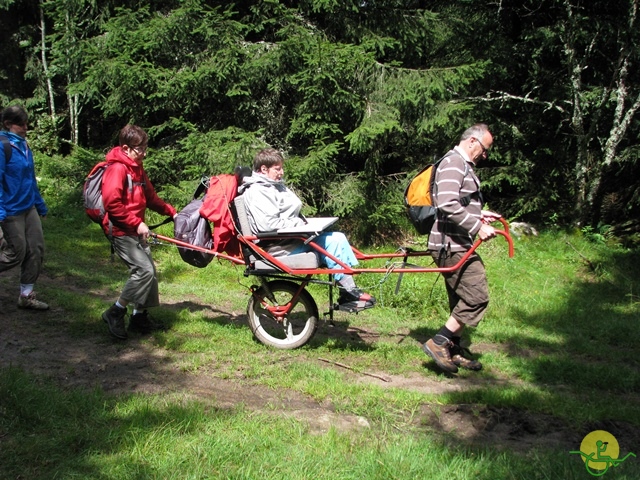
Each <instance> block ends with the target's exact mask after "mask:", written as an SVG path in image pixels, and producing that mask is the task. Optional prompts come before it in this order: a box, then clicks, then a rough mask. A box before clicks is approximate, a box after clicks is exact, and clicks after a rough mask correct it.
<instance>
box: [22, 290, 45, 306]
mask: <svg viewBox="0 0 640 480" xmlns="http://www.w3.org/2000/svg"><path fill="white" fill-rule="evenodd" d="M18 308H28V309H30V310H49V305H48V304H46V303H44V302H41V301H40V300H36V292H31V293H30V294H29V295H27V296H24V295H20V297H19V298H18Z"/></svg>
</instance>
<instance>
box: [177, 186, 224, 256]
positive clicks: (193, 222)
mask: <svg viewBox="0 0 640 480" xmlns="http://www.w3.org/2000/svg"><path fill="white" fill-rule="evenodd" d="M206 180H207V179H206V178H205V179H203V181H201V182H200V185H198V188H197V189H196V191H195V193H194V194H193V200H191V201H190V202H189V203H188V204H187V206H186V207H184V208H183V209H182V210H180V211H179V212H178V214H177V215H176V217H175V219H174V220H173V236H174V238H175V239H176V240H180V241H181V242H185V243H188V244H190V245H194V246H196V247H202V248H206V249H207V250H211V247H212V246H213V236H212V235H211V225H209V221H208V220H207V219H206V218H205V217H203V216H202V215H200V209H201V208H202V204H203V201H202V200H201V199H200V198H199V197H200V195H202V193H203V192H204V190H205V188H206V183H205V181H206ZM178 253H179V254H180V257H181V258H182V260H184V261H185V262H186V263H188V264H189V265H193V266H194V267H198V268H204V267H206V266H207V265H209V263H211V260H213V257H214V255H213V254H211V253H206V252H201V251H199V250H192V249H190V248H186V247H178Z"/></svg>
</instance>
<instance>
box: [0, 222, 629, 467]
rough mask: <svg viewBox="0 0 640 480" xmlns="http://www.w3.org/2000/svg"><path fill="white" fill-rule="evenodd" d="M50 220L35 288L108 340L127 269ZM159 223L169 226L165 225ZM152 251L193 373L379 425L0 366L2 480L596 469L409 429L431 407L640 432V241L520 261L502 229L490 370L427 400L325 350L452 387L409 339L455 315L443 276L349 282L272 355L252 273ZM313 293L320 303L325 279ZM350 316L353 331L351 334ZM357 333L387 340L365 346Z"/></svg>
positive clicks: (496, 251)
mask: <svg viewBox="0 0 640 480" xmlns="http://www.w3.org/2000/svg"><path fill="white" fill-rule="evenodd" d="M45 229H46V240H47V250H48V252H47V255H48V256H47V260H46V264H45V273H46V275H48V276H50V277H54V278H56V279H59V280H61V282H60V283H59V284H58V285H56V286H50V287H49V286H45V285H43V286H42V291H43V296H44V297H45V298H47V300H49V301H51V302H52V303H53V304H55V306H56V307H57V308H62V309H64V311H65V313H66V320H67V322H66V323H65V325H64V326H63V327H62V328H67V329H68V331H69V334H70V335H72V336H76V337H78V338H81V337H92V336H96V335H105V336H106V330H105V328H104V324H102V322H100V321H99V316H100V313H101V312H102V310H104V308H106V306H107V305H108V304H109V302H111V301H113V300H114V299H115V298H116V297H117V295H118V293H119V290H120V288H121V287H122V285H123V283H124V281H125V279H126V276H127V272H126V269H125V268H124V267H123V266H122V265H121V264H120V263H119V261H116V262H114V263H112V262H111V261H110V258H109V249H108V245H107V243H106V241H105V240H104V238H103V236H102V234H101V233H100V231H99V229H98V228H97V227H96V226H95V225H93V224H90V223H89V222H88V221H86V220H85V219H84V218H82V217H81V216H79V215H78V216H74V215H69V214H67V215H66V216H65V218H64V219H63V218H59V217H56V216H55V214H54V215H51V216H50V218H49V219H47V223H46V225H45ZM162 233H165V234H168V235H170V234H171V229H170V227H163V230H162ZM154 248H155V250H154V257H155V259H156V263H157V266H158V271H159V274H160V289H161V298H162V300H164V301H165V302H167V303H171V306H168V305H163V306H162V307H160V308H158V309H156V310H155V311H154V314H155V315H156V316H157V317H158V318H160V319H162V320H163V321H165V322H166V323H168V324H169V325H171V329H170V330H169V331H168V332H166V333H159V334H156V335H154V336H153V337H150V338H149V339H148V340H146V342H147V343H148V344H149V345H150V346H151V347H152V348H156V349H164V350H165V351H167V352H170V353H171V352H173V353H174V354H175V355H176V356H179V363H180V366H181V368H183V369H184V370H185V371H191V372H198V371H200V370H201V369H206V370H207V372H208V374H211V375H214V376H216V377H219V378H223V379H230V380H229V381H234V380H233V379H238V378H241V379H242V381H243V382H247V383H250V384H255V385H263V386H267V387H269V388H271V389H274V390H277V391H279V392H283V395H285V396H286V392H287V391H292V392H298V393H302V394H305V395H308V396H310V397H312V398H314V399H316V400H317V401H318V402H324V403H326V402H330V403H331V404H332V405H333V406H334V408H335V409H336V411H337V412H339V413H344V414H352V415H360V416H363V417H365V418H367V420H368V421H369V422H370V423H371V425H372V427H371V429H369V430H366V431H365V432H357V431H356V432H351V433H341V432H338V431H335V430H332V431H330V432H329V433H327V434H323V435H316V434H312V432H311V431H310V430H309V428H308V427H307V425H306V424H305V422H303V421H297V420H294V419H291V418H285V417H280V416H274V415H271V414H270V412H254V411H249V410H247V409H245V408H243V406H241V405H239V406H238V407H237V408H232V409H218V408H216V407H215V402H214V406H211V405H210V404H205V403H199V402H197V401H189V402H187V401H185V400H184V399H182V398H180V399H177V398H172V397H171V396H167V395H149V396H108V395H106V394H104V393H102V392H100V391H94V392H86V391H78V390H72V391H68V392H67V391H61V390H60V389H59V388H58V387H55V386H53V385H51V384H49V383H48V382H47V380H46V379H43V378H39V377H34V376H32V375H30V374H27V373H25V372H22V371H20V370H17V369H15V368H10V367H8V366H6V365H5V366H0V367H2V368H1V369H0V447H1V448H0V478H19V477H20V478H110V479H111V478H114V479H120V478H122V479H129V478H163V479H164V478H181V479H182V478H274V479H275V478H278V479H280V478H283V479H289V478H305V479H306V478H327V479H329V478H331V479H335V478H340V479H350V478H354V479H355V478H358V479H362V478H381V479H382V478H385V479H386V478H402V479H404V478H429V479H440V478H442V479H451V478H455V479H496V478H501V479H502V478H505V479H537V478H540V479H543V478H544V479H546V478H549V479H551V478H553V479H555V478H563V479H564V478H589V475H588V474H587V472H585V470H584V466H583V464H582V462H581V461H579V460H577V459H576V458H575V457H573V456H570V455H569V454H568V452H566V451H554V450H553V449H544V448H533V449H530V450H529V451H526V452H520V451H517V450H511V449H509V448H508V445H506V446H503V447H506V448H496V447H493V446H491V445H483V446H477V445H476V446H471V445H466V444H463V443H462V442H457V441H455V440H452V438H451V436H449V435H442V434H439V433H438V432H437V431H432V430H429V429H424V428H417V427H416V424H415V422H414V421H413V420H414V419H413V417H412V414H413V413H414V412H417V411H419V410H420V408H421V406H424V405H426V404H429V405H447V404H478V405H483V406H489V407H495V408H508V409H514V410H517V411H523V412H529V413H531V414H544V415H553V416H555V417H557V419H558V421H560V422H563V423H564V424H567V425H572V426H574V427H575V431H576V432H583V434H582V435H583V436H584V435H586V434H587V433H589V431H590V430H589V426H590V425H593V424H594V422H595V423H597V424H606V423H607V422H608V424H611V425H616V424H620V423H621V422H623V423H624V424H625V425H630V426H632V427H635V428H638V427H640V409H639V408H638V404H639V400H640V395H639V392H640V368H638V367H639V366H640V362H639V361H638V360H637V345H638V344H639V340H640V338H639V337H640V333H638V321H639V320H640V297H639V296H638V293H637V292H638V291H639V287H640V281H639V280H638V279H637V278H638V276H637V273H636V272H637V271H638V268H639V267H640V254H639V253H638V252H637V251H626V250H623V249H621V248H619V247H616V246H607V245H597V244H593V243H589V242H588V241H587V240H586V239H585V238H583V237H581V236H580V235H576V234H573V235H570V234H566V233H563V232H547V233H544V234H542V235H541V236H540V237H537V238H526V239H523V240H519V241H516V256H515V257H514V258H513V259H509V258H508V257H507V255H506V243H505V242H504V241H503V240H502V239H501V238H498V239H496V240H495V241H493V242H491V243H489V244H486V245H483V246H482V247H481V250H480V253H481V255H482V256H483V258H484V260H485V264H486V266H487V271H488V276H489V282H490V288H491V295H492V297H491V298H492V301H491V306H490V308H489V311H488V313H487V316H486V317H485V319H484V320H483V322H482V324H481V325H480V327H479V328H478V329H477V330H475V331H473V332H472V334H471V338H472V340H473V343H474V344H475V345H477V346H478V348H479V349H480V350H481V351H482V352H483V354H482V356H481V360H482V362H483V364H484V367H485V368H484V369H483V370H482V371H481V372H466V371H464V372H461V373H460V375H459V378H458V380H456V381H458V382H460V383H461V384H464V385H466V388H464V389H462V390H459V391H449V392H448V393H442V394H427V393H420V392H418V391H415V390H408V389H402V388H381V387H378V386H376V385H375V384H374V383H367V382H355V381H354V379H353V378H354V373H353V372H351V371H346V370H344V369H340V368H337V367H334V366H331V365H328V364H326V363H324V362H321V361H319V358H323V359H327V360H329V361H332V362H340V363H344V364H347V365H349V366H350V367H351V368H352V369H353V371H355V372H356V373H358V372H360V373H362V372H378V373H384V374H387V375H395V376H398V377H407V378H410V377H418V378H423V379H424V380H425V381H431V382H440V381H442V382H446V381H448V380H446V379H444V378H443V376H442V375H441V374H440V373H439V372H438V371H437V370H436V369H434V368H433V367H432V366H431V365H432V364H431V362H430V361H428V359H427V358H426V357H425V356H424V354H423V353H422V351H421V350H420V348H419V343H420V342H423V341H425V340H426V339H427V338H429V336H430V335H432V334H433V333H434V332H435V331H437V329H438V328H439V327H440V326H441V324H442V322H443V321H444V320H445V319H446V317H447V315H448V312H447V310H446V305H447V302H446V293H445V290H444V286H443V282H442V279H438V277H437V276H436V275H434V274H407V275H404V277H403V281H402V286H401V291H400V294H399V295H395V294H394V290H395V288H396V281H397V278H398V277H397V275H396V274H391V275H389V276H388V277H385V276H384V275H362V276H361V278H358V283H359V284H360V285H361V286H364V287H365V288H367V289H368V290H370V291H371V292H372V293H373V294H374V295H376V296H377V297H378V298H379V307H377V308H375V309H372V310H368V311H366V312H362V313H360V314H359V315H347V314H343V313H336V316H335V322H334V323H335V326H333V327H329V326H327V324H326V323H324V322H323V324H322V325H321V329H320V331H319V333H318V335H316V337H314V339H312V341H311V342H310V343H309V344H308V345H306V346H304V347H303V348H300V349H298V350H294V351H279V350H274V349H270V348H267V347H265V346H263V345H262V344H259V343H257V342H256V341H255V340H253V338H252V335H251V332H250V330H249V328H248V326H247V325H246V320H245V319H244V316H243V315H244V311H245V308H246V303H247V301H248V293H247V287H248V286H250V285H251V284H252V283H253V280H252V279H251V278H245V277H244V276H243V274H242V273H243V269H242V268H241V267H235V266H233V265H231V264H230V263H228V262H224V261H223V262H218V261H214V262H213V263H212V264H211V265H209V266H208V267H207V268H205V269H196V268H193V267H191V266H189V265H187V264H185V263H183V262H182V261H181V260H180V258H179V256H178V254H177V252H176V251H175V249H174V247H172V246H158V247H154ZM576 249H577V250H578V251H579V252H581V254H582V255H584V256H585V257H587V258H588V259H589V260H590V261H591V262H592V264H593V266H594V269H595V270H592V269H590V268H589V266H588V265H587V264H586V262H585V261H584V259H583V258H582V257H581V256H580V255H579V254H578V253H577V252H576ZM0 281H1V279H0ZM3 285H4V286H5V287H6V283H3ZM310 291H311V293H312V295H313V296H314V298H315V299H316V301H317V303H318V306H319V311H320V312H321V314H322V312H324V311H326V306H327V297H326V289H325V288H324V287H321V286H312V287H311V288H310ZM348 327H355V330H352V331H350V334H349V335H347V334H346V333H347V332H346V329H347V328H348ZM45 328H46V326H45ZM358 332H361V333H362V335H359V334H358ZM364 332H369V333H375V334H377V335H379V337H377V339H376V340H375V341H373V342H371V341H365V340H364V339H363V338H361V337H362V336H363V335H364ZM96 348H100V347H99V345H98V346H96ZM159 381H162V380H161V376H160V377H159ZM611 433H613V434H614V435H615V432H613V431H612V432H611ZM635 438H637V436H636V437H635ZM579 440H580V438H578V439H577V442H578V443H577V444H576V445H575V449H576V450H577V449H578V447H579ZM634 449H635V450H634ZM622 451H625V452H626V451H634V452H635V453H637V454H640V445H621V452H622ZM639 477H640V461H637V460H633V459H631V460H629V461H627V462H625V463H624V464H623V465H621V466H620V467H618V468H617V469H616V471H610V472H608V473H607V474H606V477H605V478H629V479H631V478H639Z"/></svg>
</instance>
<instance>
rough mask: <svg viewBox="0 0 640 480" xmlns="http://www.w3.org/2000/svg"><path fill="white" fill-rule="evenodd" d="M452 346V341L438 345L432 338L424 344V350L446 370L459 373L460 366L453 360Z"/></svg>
mask: <svg viewBox="0 0 640 480" xmlns="http://www.w3.org/2000/svg"><path fill="white" fill-rule="evenodd" d="M450 346H451V342H448V343H445V344H444V345H437V344H436V343H435V342H434V341H433V338H431V339H429V340H427V343H425V344H424V345H422V351H423V352H424V353H426V354H427V355H429V356H430V357H431V358H433V360H434V361H435V362H436V364H437V365H438V366H439V367H440V368H441V369H442V370H444V371H445V372H449V373H458V367H457V366H456V365H455V364H454V363H453V362H452V361H451V353H450V352H449V347H450Z"/></svg>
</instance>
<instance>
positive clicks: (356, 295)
mask: <svg viewBox="0 0 640 480" xmlns="http://www.w3.org/2000/svg"><path fill="white" fill-rule="evenodd" d="M339 290H340V295H339V296H338V306H339V308H340V310H352V311H359V310H364V309H365V308H371V307H373V306H375V304H376V299H375V298H374V297H372V296H371V295H369V294H368V293H365V292H363V291H362V290H360V289H359V288H351V289H348V290H347V289H346V288H341V287H340V288H339Z"/></svg>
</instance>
